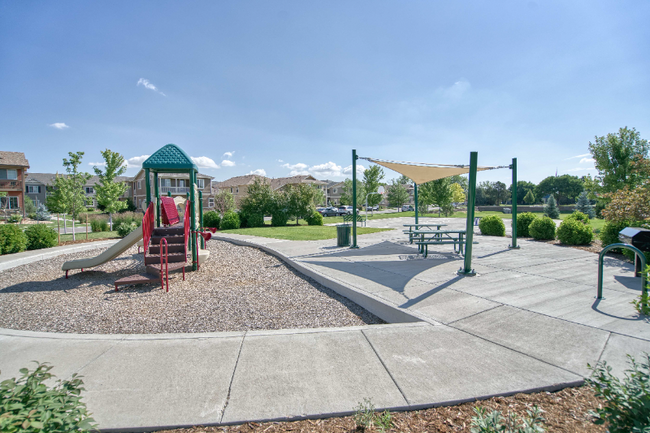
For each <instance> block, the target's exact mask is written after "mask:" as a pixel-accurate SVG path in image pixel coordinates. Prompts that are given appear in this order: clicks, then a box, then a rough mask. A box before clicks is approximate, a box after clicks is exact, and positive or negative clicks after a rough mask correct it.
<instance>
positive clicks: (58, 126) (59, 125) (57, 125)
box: [48, 122, 69, 129]
mask: <svg viewBox="0 0 650 433" xmlns="http://www.w3.org/2000/svg"><path fill="white" fill-rule="evenodd" d="M48 126H51V127H52V128H56V129H68V128H69V126H68V125H66V124H65V123H63V122H57V123H51V124H49V125H48Z"/></svg>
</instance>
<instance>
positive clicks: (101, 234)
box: [61, 231, 119, 242]
mask: <svg viewBox="0 0 650 433" xmlns="http://www.w3.org/2000/svg"><path fill="white" fill-rule="evenodd" d="M75 236H76V238H77V240H78V241H81V240H86V233H77V234H76V235H75ZM111 238H119V236H118V234H117V232H116V231H112V232H97V233H88V239H89V240H90V239H111ZM71 240H72V234H69V235H61V242H68V241H71Z"/></svg>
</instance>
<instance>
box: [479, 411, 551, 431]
mask: <svg viewBox="0 0 650 433" xmlns="http://www.w3.org/2000/svg"><path fill="white" fill-rule="evenodd" d="M474 412H475V413H476V416H475V417H472V425H471V427H470V431H471V432H472V433H535V432H544V431H546V430H545V429H544V427H543V426H542V423H543V422H544V418H543V417H542V412H543V411H542V410H541V409H540V408H539V407H537V406H533V410H527V411H526V413H527V414H528V416H527V417H524V418H523V419H521V420H520V419H519V417H518V416H517V415H516V414H514V413H510V412H508V415H506V416H505V417H504V416H503V415H501V412H499V411H498V410H493V411H492V412H490V413H489V414H488V413H487V410H486V409H485V408H484V407H475V408H474Z"/></svg>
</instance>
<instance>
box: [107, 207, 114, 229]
mask: <svg viewBox="0 0 650 433" xmlns="http://www.w3.org/2000/svg"><path fill="white" fill-rule="evenodd" d="M108 226H109V227H110V229H111V231H113V212H109V213H108Z"/></svg>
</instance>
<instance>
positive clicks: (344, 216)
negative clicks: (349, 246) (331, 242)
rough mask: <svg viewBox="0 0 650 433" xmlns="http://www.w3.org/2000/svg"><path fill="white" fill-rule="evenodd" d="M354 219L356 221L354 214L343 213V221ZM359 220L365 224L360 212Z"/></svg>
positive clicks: (348, 221)
mask: <svg viewBox="0 0 650 433" xmlns="http://www.w3.org/2000/svg"><path fill="white" fill-rule="evenodd" d="M352 221H354V215H353V214H345V215H343V222H346V223H350V222H352ZM357 222H358V223H364V225H365V220H364V219H363V217H362V216H361V215H359V214H357Z"/></svg>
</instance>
